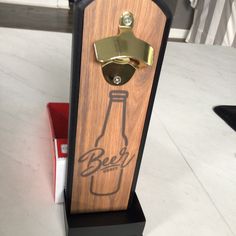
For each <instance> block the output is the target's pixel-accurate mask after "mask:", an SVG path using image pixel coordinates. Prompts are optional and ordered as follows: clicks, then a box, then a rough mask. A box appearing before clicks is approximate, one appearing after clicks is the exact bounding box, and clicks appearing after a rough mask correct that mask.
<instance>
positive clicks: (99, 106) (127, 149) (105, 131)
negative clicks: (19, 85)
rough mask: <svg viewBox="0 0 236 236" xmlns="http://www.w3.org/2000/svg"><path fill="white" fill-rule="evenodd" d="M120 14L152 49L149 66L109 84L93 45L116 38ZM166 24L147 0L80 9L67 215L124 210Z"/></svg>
mask: <svg viewBox="0 0 236 236" xmlns="http://www.w3.org/2000/svg"><path fill="white" fill-rule="evenodd" d="M125 11H130V12H132V13H133V15H134V19H135V23H134V29H133V31H134V34H135V35H136V37H138V38H140V39H142V40H144V41H146V42H148V43H149V44H150V45H151V46H152V47H153V48H154V64H153V66H152V67H146V68H144V69H139V70H137V71H136V72H135V74H134V76H133V77H132V78H131V80H130V81H129V82H128V83H126V84H124V85H122V86H112V85H110V84H108V83H107V82H106V81H105V79H104V77H103V74H102V69H101V64H100V63H98V62H97V61H96V59H95V54H94V48H93V43H94V42H95V41H96V40H100V39H103V38H106V37H109V36H114V35H117V34H118V25H119V19H120V16H121V14H122V13H123V12H125ZM165 23H166V16H165V15H164V13H163V12H162V10H161V9H160V8H159V7H158V6H157V5H156V4H155V3H154V2H153V1H152V0H129V1H127V0H95V1H93V2H92V3H91V4H90V5H88V7H87V8H86V9H85V12H84V32H83V47H82V63H81V65H82V68H81V77H80V90H79V104H78V123H77V131H76V132H77V133H76V147H75V159H74V173H73V186H72V199H71V212H72V213H83V212H99V211H113V210H125V209H127V205H128V201H129V196H130V191H131V185H132V181H133V175H134V171H135V165H136V160H137V155H138V151H139V146H140V141H141V137H142V132H143V126H144V121H145V117H146V112H147V106H148V102H149V97H150V92H151V88H152V84H153V78H154V73H155V69H156V65H157V60H158V55H159V51H160V46H161V41H162V37H163V32H164V27H165ZM117 90H118V92H117ZM122 91H123V92H122ZM104 124H106V125H104Z"/></svg>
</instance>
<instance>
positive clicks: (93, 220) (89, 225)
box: [64, 194, 146, 236]
mask: <svg viewBox="0 0 236 236" xmlns="http://www.w3.org/2000/svg"><path fill="white" fill-rule="evenodd" d="M64 213H65V227H66V235H67V236H121V235H122V236H142V235H143V230H144V226H145V222H146V220H145V216H144V214H143V211H142V208H141V206H140V203H139V201H138V198H137V196H136V194H135V195H134V197H133V201H132V203H131V204H130V207H129V208H128V210H126V211H113V212H104V213H103V212H102V213H87V214H70V213H69V210H68V207H67V202H66V199H65V204H64Z"/></svg>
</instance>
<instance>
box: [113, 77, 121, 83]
mask: <svg viewBox="0 0 236 236" xmlns="http://www.w3.org/2000/svg"><path fill="white" fill-rule="evenodd" d="M121 82H122V79H121V77H120V76H119V75H116V76H114V78H113V83H114V84H116V85H119V84H120V83H121Z"/></svg>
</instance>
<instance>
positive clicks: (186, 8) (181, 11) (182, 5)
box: [165, 0, 193, 39]
mask: <svg viewBox="0 0 236 236" xmlns="http://www.w3.org/2000/svg"><path fill="white" fill-rule="evenodd" d="M165 2H166V3H167V5H168V6H169V8H170V10H171V11H172V13H173V15H174V18H173V22H172V27H171V32H170V38H180V39H185V38H186V36H187V33H188V31H189V29H190V27H191V24H192V21H193V9H192V8H191V6H190V2H189V0H165Z"/></svg>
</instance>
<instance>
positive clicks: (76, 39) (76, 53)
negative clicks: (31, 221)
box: [66, 0, 94, 212]
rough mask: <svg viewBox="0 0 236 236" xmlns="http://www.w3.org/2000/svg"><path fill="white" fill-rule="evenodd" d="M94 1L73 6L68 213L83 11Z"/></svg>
mask: <svg viewBox="0 0 236 236" xmlns="http://www.w3.org/2000/svg"><path fill="white" fill-rule="evenodd" d="M93 1H94V0H83V1H78V2H76V3H75V5H74V18H73V21H74V22H73V23H74V26H73V32H72V36H73V37H72V51H71V52H72V53H71V62H72V63H71V85H70V86H71V88H70V112H69V131H68V135H69V137H68V139H69V140H68V143H69V145H68V147H69V148H68V150H69V151H68V165H67V183H66V196H67V207H68V208H69V209H68V211H69V212H70V206H71V197H72V186H73V174H74V168H73V167H74V155H75V141H76V129H75V127H77V112H78V103H79V96H78V93H79V87H80V69H81V55H82V42H83V26H84V9H85V8H86V7H87V6H88V5H89V4H90V3H91V2H93Z"/></svg>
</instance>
